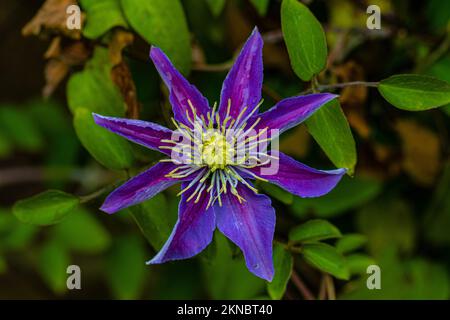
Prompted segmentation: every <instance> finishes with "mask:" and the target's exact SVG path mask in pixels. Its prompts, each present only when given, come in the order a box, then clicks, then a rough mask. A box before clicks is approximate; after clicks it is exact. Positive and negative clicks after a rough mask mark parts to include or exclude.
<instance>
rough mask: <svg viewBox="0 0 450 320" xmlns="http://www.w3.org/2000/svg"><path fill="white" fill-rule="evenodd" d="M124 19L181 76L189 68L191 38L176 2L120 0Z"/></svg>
mask: <svg viewBox="0 0 450 320" xmlns="http://www.w3.org/2000/svg"><path fill="white" fill-rule="evenodd" d="M121 4H122V9H123V11H124V12H125V16H126V18H127V20H128V22H129V23H130V25H131V26H132V27H133V29H134V30H136V32H137V33H139V34H140V35H141V36H142V37H143V38H144V39H145V40H147V42H148V43H150V44H152V45H155V46H157V47H159V48H161V50H163V51H164V53H166V54H167V56H168V57H169V58H170V59H171V60H172V62H173V63H174V65H175V66H176V67H177V69H178V70H180V72H181V73H183V74H188V73H189V70H190V69H191V44H190V35H189V30H188V26H187V22H186V17H185V15H184V12H183V7H182V6H181V3H180V1H179V0H152V1H140V0H121Z"/></svg>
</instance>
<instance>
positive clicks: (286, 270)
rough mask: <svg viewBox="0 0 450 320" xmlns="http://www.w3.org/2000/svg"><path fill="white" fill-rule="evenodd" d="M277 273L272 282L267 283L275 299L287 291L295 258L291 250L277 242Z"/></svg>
mask: <svg viewBox="0 0 450 320" xmlns="http://www.w3.org/2000/svg"><path fill="white" fill-rule="evenodd" d="M273 263H274V268H275V275H274V277H273V279H272V282H268V283H267V292H268V293H269V296H270V298H271V299H273V300H280V299H281V298H282V297H283V295H284V292H285V291H286V286H287V283H288V281H289V279H290V277H291V273H292V267H293V266H294V260H293V258H292V255H291V253H290V252H289V251H287V250H286V249H285V248H284V247H283V246H282V245H281V244H276V245H275V247H274V252H273Z"/></svg>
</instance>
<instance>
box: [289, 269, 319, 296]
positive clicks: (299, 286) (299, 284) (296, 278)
mask: <svg viewBox="0 0 450 320" xmlns="http://www.w3.org/2000/svg"><path fill="white" fill-rule="evenodd" d="M291 280H292V283H294V285H295V286H296V287H297V289H298V291H300V293H301V294H302V296H303V298H305V300H314V295H313V294H312V293H311V291H310V290H309V289H308V287H307V286H306V285H305V283H304V282H303V281H302V279H301V278H300V277H299V275H298V274H297V272H296V271H295V270H292V275H291Z"/></svg>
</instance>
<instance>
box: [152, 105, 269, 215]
mask: <svg viewBox="0 0 450 320" xmlns="http://www.w3.org/2000/svg"><path fill="white" fill-rule="evenodd" d="M188 104H189V107H190V110H191V112H189V111H188V109H187V110H186V118H187V120H188V122H189V124H190V125H191V126H187V125H185V124H183V123H181V122H178V121H176V120H175V119H174V118H172V121H173V123H174V125H175V127H176V128H177V130H176V131H175V132H176V133H177V134H179V136H178V137H173V138H172V139H170V140H161V142H164V143H167V144H172V145H173V146H172V145H163V146H160V147H159V148H160V149H168V150H172V155H171V158H170V159H162V160H160V161H163V162H172V163H174V164H177V165H178V166H177V167H176V168H175V169H174V170H173V171H172V172H170V173H168V174H167V175H166V176H167V177H171V178H175V179H184V178H187V177H192V180H191V181H190V182H189V184H188V185H187V186H186V187H185V188H184V189H183V190H181V192H180V193H179V195H181V194H183V193H185V192H186V191H187V190H189V189H191V188H192V189H193V191H192V192H191V194H190V196H189V197H188V198H187V200H186V201H191V200H193V201H194V202H195V203H197V202H198V201H200V197H201V195H202V194H204V193H205V192H206V193H207V194H209V200H208V204H207V207H210V206H211V205H213V204H214V203H215V202H216V201H217V202H218V203H219V206H222V199H221V196H222V194H226V193H228V192H230V193H231V194H233V195H234V196H235V197H236V198H237V199H238V200H239V202H242V201H245V199H244V198H243V197H242V196H240V195H239V193H238V191H237V188H236V187H237V185H238V183H241V184H243V185H245V186H247V187H248V188H249V189H251V190H253V191H254V192H255V193H257V190H256V189H255V187H253V186H252V185H251V184H250V183H249V182H247V181H246V179H244V178H243V177H242V176H241V174H242V173H245V174H246V175H248V176H251V177H253V178H254V179H259V180H263V181H267V180H265V179H263V178H261V177H259V176H257V175H255V174H254V173H252V172H251V171H249V170H247V169H249V168H254V167H257V166H262V165H265V164H267V163H268V161H270V159H271V158H275V157H273V156H272V155H268V154H267V151H266V149H267V142H268V141H270V139H269V138H265V135H266V134H267V129H268V127H266V128H264V129H262V130H260V131H259V132H258V133H255V132H254V131H255V127H256V125H257V124H258V123H259V121H260V120H261V118H258V119H256V120H255V121H254V122H253V123H251V125H250V126H247V124H248V123H247V121H248V120H249V119H250V117H251V116H252V115H253V114H254V113H255V112H256V110H257V109H258V108H259V106H260V104H261V103H260V104H258V105H257V106H256V107H255V108H254V109H253V110H252V111H251V112H250V113H248V114H247V115H245V116H244V114H245V112H246V110H247V107H245V108H243V110H241V112H240V114H239V115H238V116H237V117H236V118H232V117H231V116H230V107H231V100H228V107H227V112H226V114H225V116H224V117H222V118H221V117H220V114H219V112H218V111H217V109H216V104H214V107H213V108H212V110H211V111H209V112H208V114H207V115H206V119H205V117H204V115H200V116H199V115H197V113H196V110H195V108H194V106H193V105H192V103H191V101H190V100H188ZM180 137H181V141H180V139H178V138H180Z"/></svg>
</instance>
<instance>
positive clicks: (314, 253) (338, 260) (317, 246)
mask: <svg viewBox="0 0 450 320" xmlns="http://www.w3.org/2000/svg"><path fill="white" fill-rule="evenodd" d="M302 253H303V257H304V258H305V260H306V261H307V262H308V263H309V264H310V265H312V266H313V267H316V268H317V269H319V270H321V271H324V272H327V273H329V274H331V275H333V276H335V277H336V278H338V279H342V280H348V278H349V277H350V271H349V269H348V266H347V263H346V261H345V258H344V257H343V256H342V255H341V254H340V253H338V252H337V251H336V249H335V248H334V247H332V246H330V245H328V244H325V243H311V244H305V245H304V246H303V247H302Z"/></svg>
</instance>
